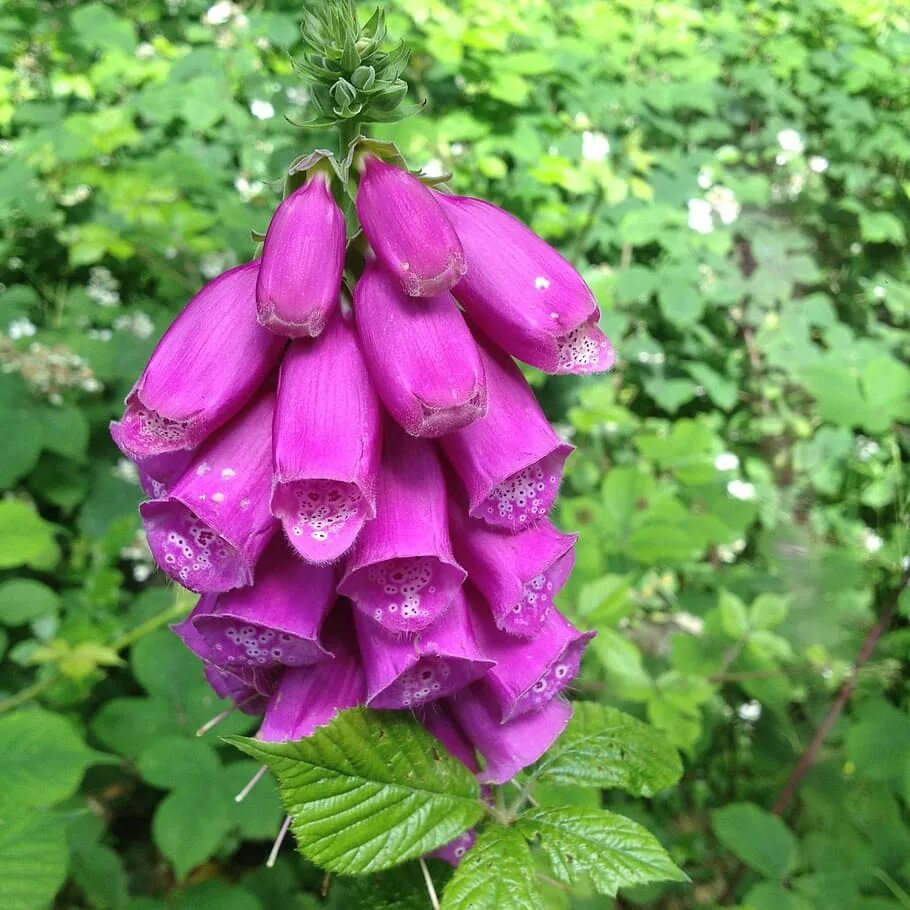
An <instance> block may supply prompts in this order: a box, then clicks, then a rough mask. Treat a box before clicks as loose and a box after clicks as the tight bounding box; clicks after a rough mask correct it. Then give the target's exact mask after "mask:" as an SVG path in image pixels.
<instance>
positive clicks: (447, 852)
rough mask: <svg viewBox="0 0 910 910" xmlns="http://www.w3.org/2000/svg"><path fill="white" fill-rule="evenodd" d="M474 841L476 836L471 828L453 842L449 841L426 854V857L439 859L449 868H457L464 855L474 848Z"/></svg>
mask: <svg viewBox="0 0 910 910" xmlns="http://www.w3.org/2000/svg"><path fill="white" fill-rule="evenodd" d="M476 840H477V834H476V833H475V832H474V829H473V828H469V829H468V830H467V831H464V832H463V833H462V834H459V835H458V837H456V838H455V840H452V841H449V842H448V843H447V844H444V845H443V846H441V847H440V848H439V849H438V850H434V851H433V852H432V853H428V854H427V856H430V857H432V858H433V859H441V860H442V861H443V862H446V863H448V864H449V865H450V866H457V865H458V864H459V863H460V862H461V860H462V857H463V856H464V855H465V853H467V852H468V850H470V849H471V847H473V846H474V842H475V841H476Z"/></svg>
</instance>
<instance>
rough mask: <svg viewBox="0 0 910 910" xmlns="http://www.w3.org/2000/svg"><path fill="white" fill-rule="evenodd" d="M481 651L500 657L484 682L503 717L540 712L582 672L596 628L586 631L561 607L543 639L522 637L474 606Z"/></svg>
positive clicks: (546, 624) (545, 628) (548, 618)
mask: <svg viewBox="0 0 910 910" xmlns="http://www.w3.org/2000/svg"><path fill="white" fill-rule="evenodd" d="M472 618H473V620H474V625H475V628H476V631H477V641H478V643H479V645H480V649H481V651H482V652H483V653H484V654H486V655H488V656H489V657H492V658H493V659H494V660H495V661H496V666H495V667H493V668H492V669H491V670H490V671H489V673H487V675H486V676H485V677H484V685H485V686H486V687H487V691H488V692H489V693H490V697H491V699H492V701H493V703H494V704H495V705H496V706H497V707H498V709H499V713H500V718H501V720H502V721H503V722H506V721H510V720H512V719H514V718H516V717H520V716H521V715H522V714H527V713H529V712H532V711H538V710H540V708H542V707H543V706H544V705H545V704H547V702H550V701H552V700H553V699H554V698H555V697H556V696H557V695H559V694H560V693H561V692H562V691H563V690H564V689H565V688H566V687H567V686H568V685H569V684H570V683H571V682H572V680H573V679H575V677H576V676H577V675H578V668H579V665H580V664H581V657H582V655H583V654H584V651H585V648H586V647H587V645H588V642H589V641H590V640H591V639H592V638H593V637H594V635H595V634H596V633H595V632H593V631H592V632H580V631H579V630H578V629H576V628H575V627H574V626H573V625H572V624H571V623H570V622H569V621H568V620H567V619H566V618H565V617H564V616H563V615H562V614H561V613H560V612H559V610H557V609H556V608H555V607H554V608H553V609H551V610H550V611H549V612H548V613H547V616H546V619H545V620H544V623H543V626H542V627H541V630H540V634H539V635H538V636H537V638H534V639H531V640H530V641H528V640H526V639H521V638H516V637H515V636H514V635H508V634H507V633H505V632H501V631H500V630H499V629H497V628H496V626H495V625H494V623H493V621H492V619H491V618H490V616H489V615H488V614H487V611H486V610H484V609H482V608H481V609H476V608H475V609H474V612H473V617H472Z"/></svg>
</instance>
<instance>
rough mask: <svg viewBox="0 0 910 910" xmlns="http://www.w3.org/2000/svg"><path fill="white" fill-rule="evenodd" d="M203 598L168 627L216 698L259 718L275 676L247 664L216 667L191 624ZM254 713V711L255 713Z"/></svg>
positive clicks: (270, 670) (212, 654) (213, 656)
mask: <svg viewBox="0 0 910 910" xmlns="http://www.w3.org/2000/svg"><path fill="white" fill-rule="evenodd" d="M203 601H205V598H204V597H201V598H199V601H198V602H197V603H196V606H195V607H193V609H192V611H191V612H190V614H189V616H187V617H186V618H185V619H183V620H182V621H181V622H179V623H176V624H175V625H172V626H171V630H172V631H173V632H176V634H177V635H178V636H179V637H180V639H181V640H182V641H183V643H184V644H185V645H186V646H187V648H189V650H190V651H192V652H193V653H194V654H195V655H196V656H197V657H198V658H199V659H200V660H201V661H202V662H203V664H204V665H205V678H206V679H207V680H208V683H209V685H210V686H211V687H212V688H213V689H214V690H215V693H216V694H217V695H218V697H219V698H230V699H231V700H232V701H234V702H235V704H236V705H237V707H239V708H241V709H242V710H244V711H247V713H248V714H261V713H262V712H263V711H264V710H265V699H266V698H268V696H269V695H271V693H272V690H273V689H274V688H275V682H276V674H275V672H274V669H273V668H271V667H268V668H263V667H260V666H253V665H250V664H244V665H239V664H238V665H235V666H232V667H222V666H219V665H218V663H217V661H218V658H219V657H220V655H218V654H216V653H215V651H214V649H213V648H212V647H211V646H210V645H209V643H208V642H207V641H206V640H205V639H204V638H203V637H202V636H201V635H200V634H199V631H198V630H197V629H196V626H195V625H194V623H193V620H194V619H195V618H196V616H197V615H199V614H200V613H201V612H202V611H203V610H204V609H205V604H204V603H203ZM254 708H255V709H258V710H255V709H254Z"/></svg>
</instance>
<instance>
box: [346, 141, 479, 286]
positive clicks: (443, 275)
mask: <svg viewBox="0 0 910 910" xmlns="http://www.w3.org/2000/svg"><path fill="white" fill-rule="evenodd" d="M357 214H358V216H359V217H360V224H361V226H362V227H363V233H364V234H365V235H366V238H367V240H368V241H369V242H370V246H371V247H372V248H373V250H374V251H375V253H376V255H377V257H379V261H380V262H381V263H382V265H383V267H384V268H385V269H387V270H388V271H389V273H390V274H392V275H394V276H395V278H396V279H397V280H398V281H400V282H401V286H402V287H403V288H404V290H405V293H407V294H409V295H410V296H411V297H434V296H435V295H437V294H441V293H442V292H443V291H447V290H448V289H449V288H450V287H452V285H454V284H455V282H457V281H458V279H459V278H461V276H462V275H463V274H464V271H465V262H464V253H463V252H462V249H461V243H459V241H458V237H457V236H456V234H455V231H454V230H453V229H452V225H451V224H449V222H448V220H447V219H446V216H445V215H444V214H443V211H442V209H441V208H440V205H439V203H438V202H437V201H436V198H435V196H434V195H433V192H432V191H431V190H430V189H428V188H427V187H426V186H424V185H423V184H422V183H421V182H420V181H419V180H418V179H417V178H416V177H414V176H412V175H411V174H409V173H408V172H407V171H405V170H402V169H401V168H397V167H393V166H392V165H391V164H386V163H385V162H384V161H381V160H380V159H379V158H377V157H376V156H375V155H367V156H366V158H365V160H364V172H363V177H362V178H361V181H360V187H359V188H358V190H357Z"/></svg>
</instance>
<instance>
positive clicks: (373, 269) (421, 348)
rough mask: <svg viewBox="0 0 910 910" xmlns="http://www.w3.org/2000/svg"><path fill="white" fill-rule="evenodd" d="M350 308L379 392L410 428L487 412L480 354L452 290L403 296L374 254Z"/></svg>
mask: <svg viewBox="0 0 910 910" xmlns="http://www.w3.org/2000/svg"><path fill="white" fill-rule="evenodd" d="M354 312H355V313H356V316H357V330H358V332H359V334H360V340H361V343H362V344H363V353H364V356H365V357H366V361H367V366H368V367H369V370H370V375H371V376H372V378H373V382H374V384H375V386H376V391H377V392H378V393H379V396H380V398H382V401H383V404H384V405H385V406H386V409H387V410H388V412H389V413H390V414H391V415H392V416H393V417H394V418H395V420H397V421H398V423H399V424H400V425H401V426H402V427H404V429H405V430H406V431H407V432H408V433H410V434H411V435H412V436H440V435H441V434H443V433H449V432H451V431H452V430H457V429H459V428H460V427H464V426H467V425H468V424H470V423H473V422H474V421H475V420H477V419H478V418H479V417H482V416H483V415H484V414H485V413H486V409H487V390H486V384H485V382H484V374H483V366H482V365H481V362H480V354H479V353H478V351H477V345H476V344H475V342H474V339H473V338H472V337H471V333H470V332H469V331H468V327H467V325H465V321H464V319H463V317H462V315H461V311H460V310H459V309H458V305H457V304H456V303H455V300H454V299H453V298H452V296H451V294H449V293H447V292H443V293H441V294H438V295H437V296H435V297H429V298H427V299H424V300H414V299H413V298H411V297H407V296H406V295H405V294H403V293H402V292H401V288H400V287H399V285H398V284H397V283H396V282H395V281H394V280H393V279H392V278H391V277H390V276H389V275H388V274H387V273H386V272H384V271H383V269H382V268H381V267H380V266H379V264H378V263H377V262H376V260H375V259H374V260H371V261H370V262H368V263H367V265H366V268H365V269H364V272H363V275H362V277H361V278H360V281H358V282H357V288H356V289H355V291H354Z"/></svg>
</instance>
